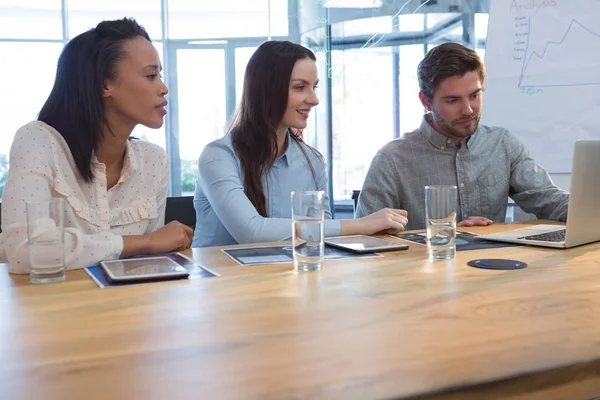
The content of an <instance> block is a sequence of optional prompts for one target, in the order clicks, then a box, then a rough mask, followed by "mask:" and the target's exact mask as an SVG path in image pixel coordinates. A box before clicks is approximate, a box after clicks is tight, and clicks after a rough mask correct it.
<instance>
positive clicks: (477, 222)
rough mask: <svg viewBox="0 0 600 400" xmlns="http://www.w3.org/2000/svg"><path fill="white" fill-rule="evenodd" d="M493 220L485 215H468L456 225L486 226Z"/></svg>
mask: <svg viewBox="0 0 600 400" xmlns="http://www.w3.org/2000/svg"><path fill="white" fill-rule="evenodd" d="M493 223H494V221H492V220H491V219H487V218H485V217H473V216H471V217H469V218H467V219H465V220H462V221H460V222H459V223H458V226H488V225H491V224H493Z"/></svg>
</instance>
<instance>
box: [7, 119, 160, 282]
mask: <svg viewBox="0 0 600 400" xmlns="http://www.w3.org/2000/svg"><path fill="white" fill-rule="evenodd" d="M91 164H92V171H93V172H94V176H95V178H94V180H93V181H92V182H91V183H87V182H85V181H84V180H83V179H82V178H81V176H80V175H79V172H78V171H77V168H76V166H75V161H74V160H73V156H72V155H71V151H70V150H69V147H68V146H67V143H66V142H65V140H64V139H63V137H62V136H61V135H60V134H59V133H58V132H57V131H56V130H55V129H53V128H52V127H50V126H49V125H47V124H45V123H43V122H41V121H32V122H30V123H28V124H27V125H25V126H23V127H22V128H20V129H19V130H18V131H17V133H16V135H15V138H14V141H13V144H12V147H11V150H10V159H9V165H10V169H9V173H8V178H7V181H6V185H5V187H4V193H3V195H2V233H1V234H0V262H8V263H9V271H10V272H13V273H29V249H28V246H27V220H26V215H25V202H26V201H28V200H42V199H50V198H63V199H65V208H66V214H65V264H66V266H67V269H74V268H82V267H84V266H86V265H92V264H96V263H97V262H98V261H101V260H107V259H114V258H118V257H119V255H120V254H121V252H122V251H123V238H122V236H124V235H144V234H147V233H150V232H153V231H155V230H156V229H158V228H160V227H161V226H163V225H164V217H165V205H166V198H167V192H168V182H169V165H168V158H167V154H166V153H165V151H164V150H163V149H162V148H161V147H160V146H157V145H155V144H153V143H149V142H146V141H141V140H135V139H134V140H129V141H128V142H127V149H126V152H125V159H124V163H123V169H122V171H121V177H120V178H119V181H118V183H117V184H116V185H115V186H113V187H112V188H110V190H107V181H106V167H105V165H104V164H102V163H100V162H98V160H97V159H96V157H95V156H93V157H92V160H91Z"/></svg>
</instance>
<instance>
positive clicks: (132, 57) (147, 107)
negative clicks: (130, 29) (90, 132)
mask: <svg viewBox="0 0 600 400" xmlns="http://www.w3.org/2000/svg"><path fill="white" fill-rule="evenodd" d="M123 52H124V53H125V57H124V58H123V59H121V60H119V61H117V64H116V79H114V80H110V81H106V82H105V86H104V104H105V107H106V112H107V114H106V115H107V118H108V121H109V123H110V124H111V127H113V126H114V127H124V128H125V127H127V128H129V127H131V129H133V127H135V125H137V124H142V125H145V126H147V127H149V128H153V129H157V128H160V127H161V126H162V124H163V122H164V116H165V115H166V114H167V110H166V105H167V101H166V100H165V96H166V94H167V93H168V92H169V90H168V89H167V87H166V86H165V84H164V83H163V81H162V79H161V76H160V71H161V70H162V66H161V64H160V59H159V57H158V52H157V51H156V49H155V48H154V46H153V45H152V43H150V42H149V41H147V40H146V39H144V38H142V37H138V38H135V39H131V40H128V41H126V42H125V43H124V44H123Z"/></svg>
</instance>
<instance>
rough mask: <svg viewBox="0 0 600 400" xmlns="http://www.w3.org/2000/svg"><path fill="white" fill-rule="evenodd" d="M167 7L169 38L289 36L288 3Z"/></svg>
mask: <svg viewBox="0 0 600 400" xmlns="http://www.w3.org/2000/svg"><path fill="white" fill-rule="evenodd" d="M168 4H169V38H170V39H215V38H240V37H263V36H264V37H267V36H269V35H270V36H287V35H288V15H287V14H288V0H271V1H270V2H268V1H266V0H265V1H249V0H219V1H190V0H169V2H168ZM269 4H270V8H269Z"/></svg>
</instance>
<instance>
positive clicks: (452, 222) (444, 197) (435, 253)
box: [425, 186, 458, 260]
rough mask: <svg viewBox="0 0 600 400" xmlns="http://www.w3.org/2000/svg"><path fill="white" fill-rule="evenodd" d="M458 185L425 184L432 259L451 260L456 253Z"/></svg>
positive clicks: (429, 247) (428, 233) (429, 254)
mask: <svg viewBox="0 0 600 400" xmlns="http://www.w3.org/2000/svg"><path fill="white" fill-rule="evenodd" d="M457 200H458V199H457V189H456V186H425V227H426V228H427V254H428V256H429V258H430V259H432V260H436V259H442V260H449V259H452V258H454V256H455V254H456V206H457Z"/></svg>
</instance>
